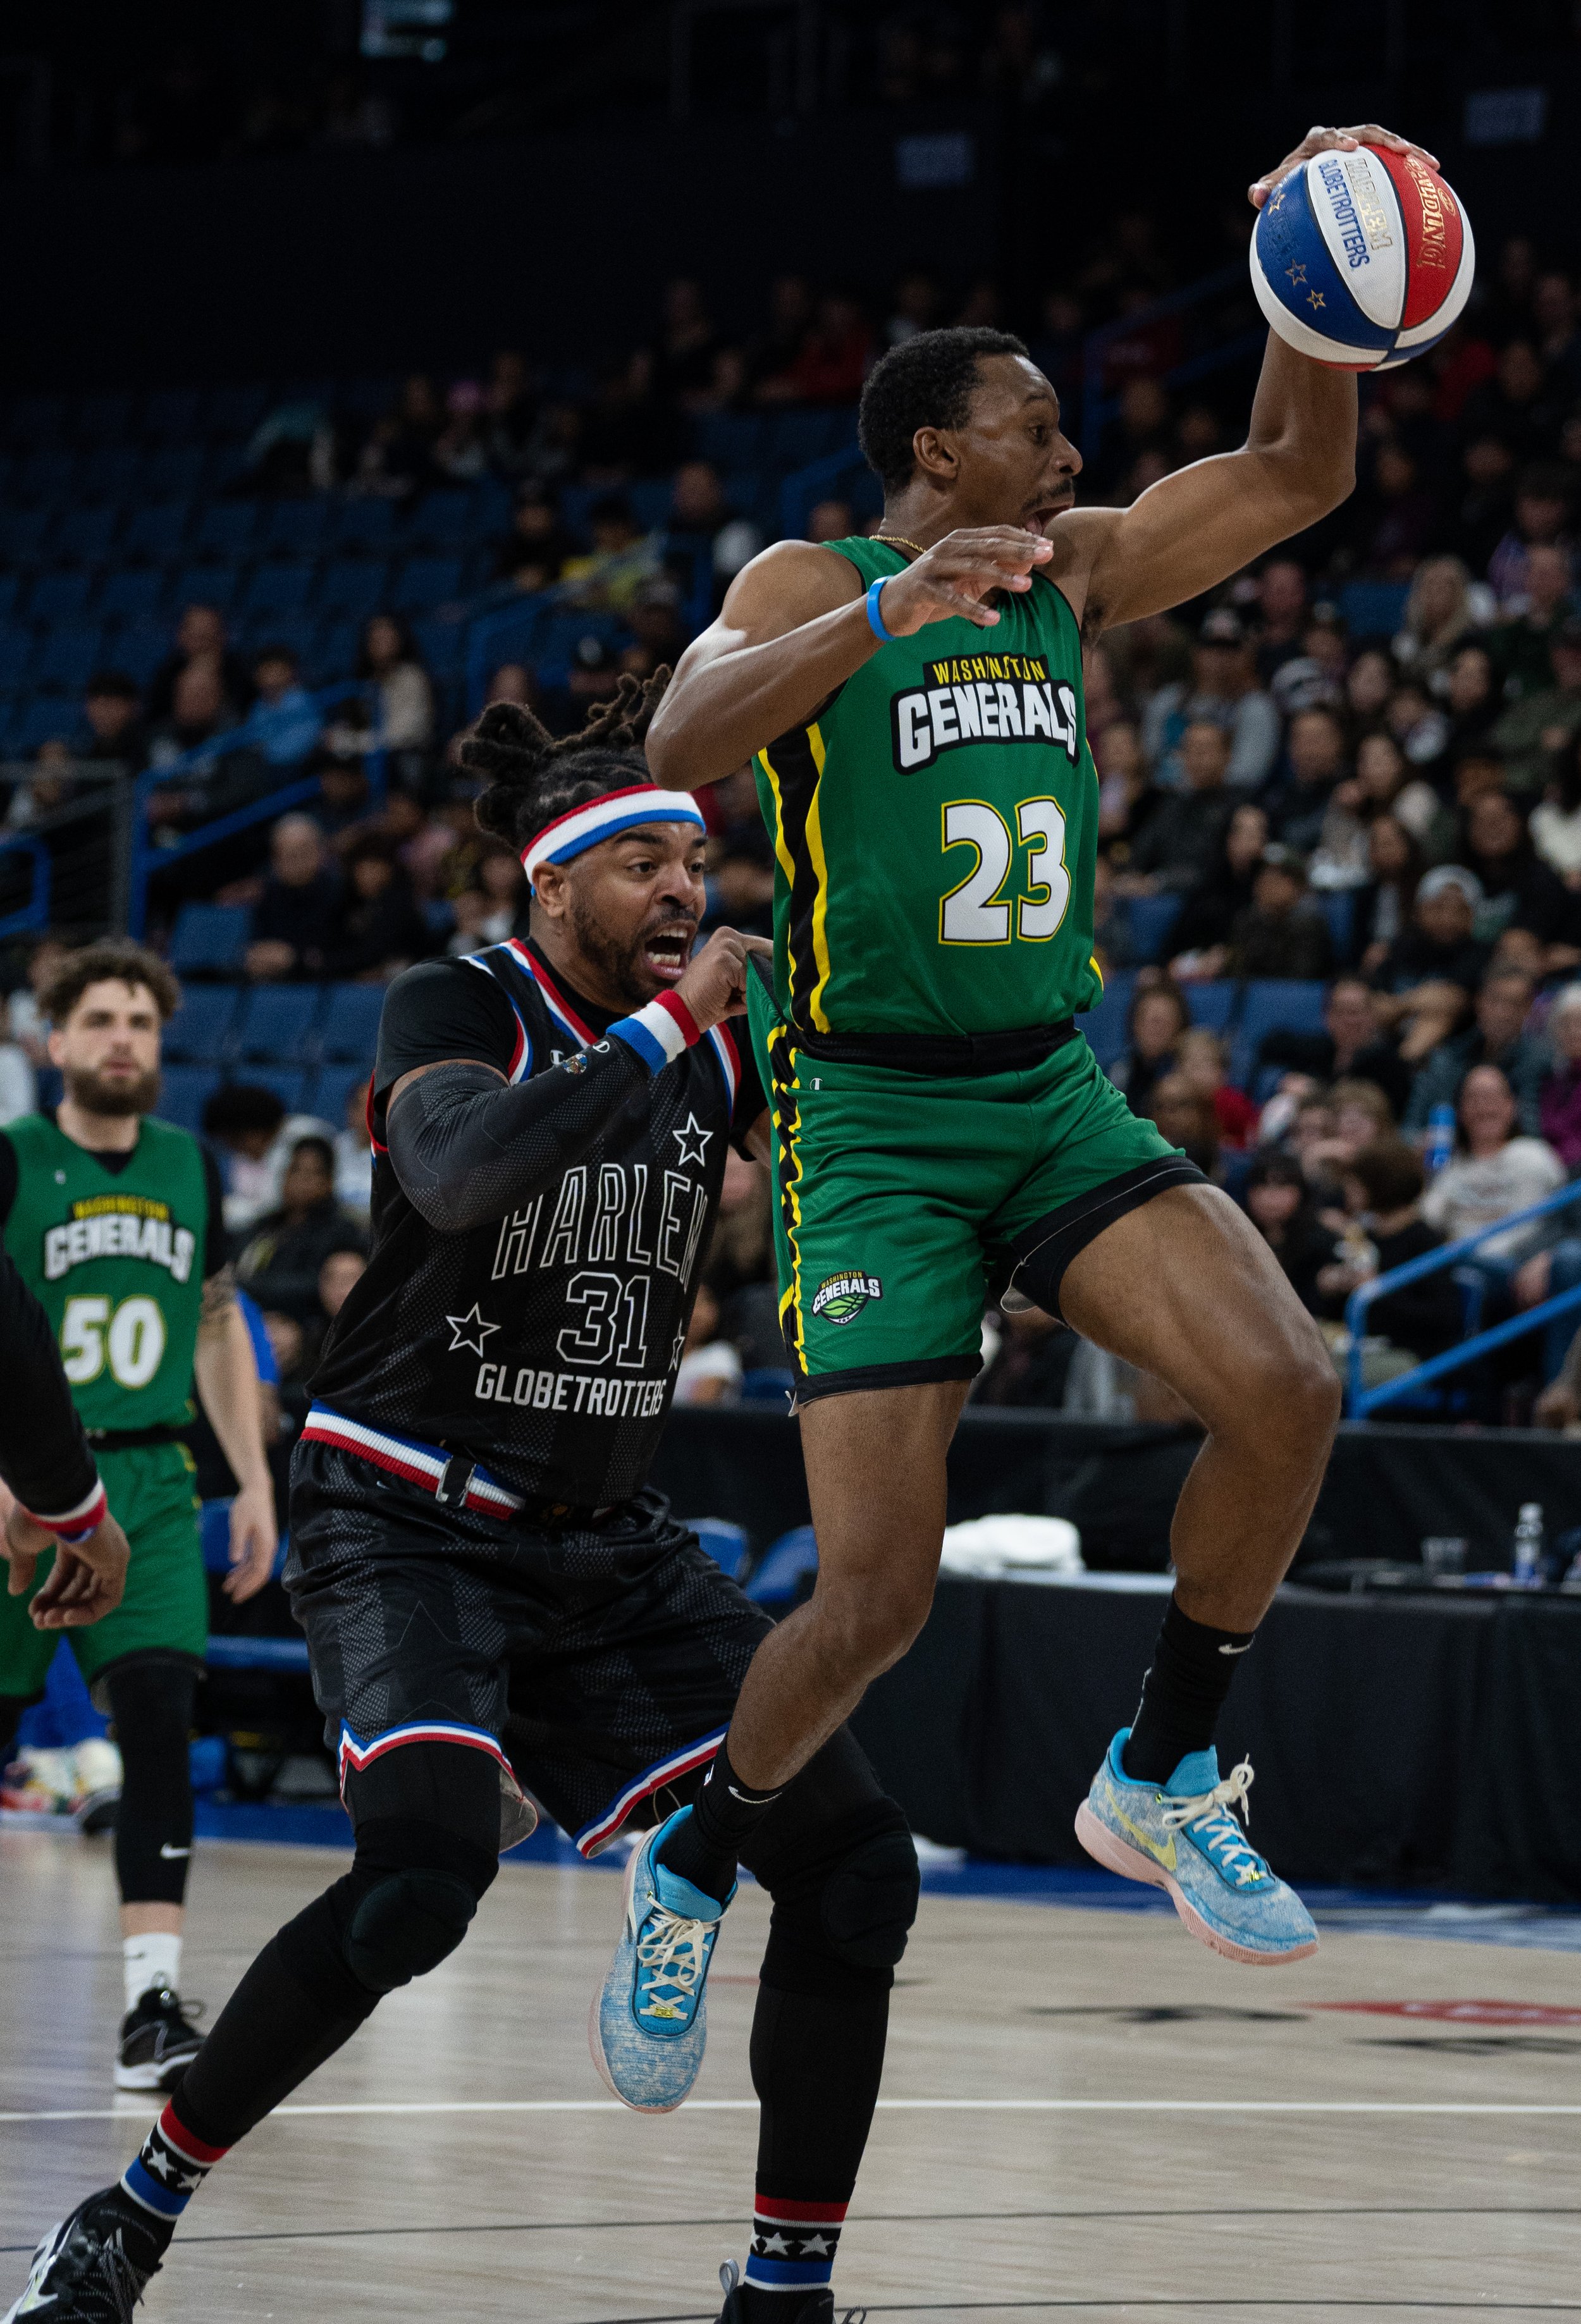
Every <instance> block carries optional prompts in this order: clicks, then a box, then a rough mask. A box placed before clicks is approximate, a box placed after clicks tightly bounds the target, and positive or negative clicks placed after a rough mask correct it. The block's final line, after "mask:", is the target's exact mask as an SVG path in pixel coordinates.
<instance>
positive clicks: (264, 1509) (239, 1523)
mask: <svg viewBox="0 0 1581 2324" xmlns="http://www.w3.org/2000/svg"><path fill="white" fill-rule="evenodd" d="M279 1546H280V1535H279V1531H278V1529H277V1527H276V1526H275V1522H274V1496H273V1492H272V1491H271V1490H270V1489H269V1487H268V1486H267V1485H259V1486H254V1487H253V1488H252V1489H245V1490H243V1491H242V1492H239V1493H238V1494H237V1495H236V1499H235V1500H234V1501H233V1502H232V1503H231V1508H230V1561H231V1570H230V1572H228V1573H227V1575H226V1577H225V1581H224V1582H223V1583H222V1585H221V1586H222V1588H223V1589H224V1591H225V1594H226V1596H227V1598H229V1599H231V1600H234V1601H235V1602H236V1604H237V1605H240V1603H241V1601H242V1600H243V1599H244V1598H251V1597H253V1596H254V1594H255V1593H256V1592H257V1591H260V1590H262V1589H263V1587H264V1583H265V1582H267V1581H268V1579H269V1577H270V1575H271V1574H272V1573H273V1571H274V1553H275V1551H276V1550H277V1549H278V1547H279Z"/></svg>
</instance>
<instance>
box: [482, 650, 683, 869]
mask: <svg viewBox="0 0 1581 2324" xmlns="http://www.w3.org/2000/svg"><path fill="white" fill-rule="evenodd" d="M669 683H670V672H669V670H668V669H656V670H655V671H654V672H653V675H652V678H647V679H642V678H633V676H632V675H631V673H630V671H629V670H628V671H623V672H622V674H621V680H620V684H619V687H617V688H616V690H615V696H614V697H613V699H612V700H610V701H608V702H598V703H595V705H593V707H592V709H591V710H589V711H588V713H587V723H586V724H584V725H583V726H582V728H581V729H580V731H579V732H578V733H575V734H562V735H560V736H559V737H558V738H557V737H556V736H555V735H553V734H551V733H550V731H549V729H548V727H547V726H545V725H544V724H543V722H542V720H541V719H539V718H535V717H534V716H533V715H532V711H531V710H523V709H522V708H521V707H520V705H518V704H516V703H514V702H494V703H491V704H490V705H489V706H488V708H487V709H486V710H485V712H484V714H483V715H482V717H481V718H480V719H479V720H478V722H477V724H476V726H475V727H474V729H473V731H472V733H470V734H469V735H468V737H467V741H466V742H463V743H462V745H461V764H462V765H463V766H464V767H465V768H466V770H467V773H468V774H471V775H477V776H480V777H481V778H482V779H483V782H484V786H485V788H484V789H483V790H482V791H481V792H480V793H479V795H478V799H477V804H476V807H474V809H473V813H474V815H475V816H476V819H477V825H478V828H479V830H480V831H488V832H493V833H494V834H495V836H496V837H497V838H500V839H504V840H507V841H509V843H510V844H511V845H512V846H513V847H516V848H521V847H523V846H525V845H526V844H527V842H528V840H530V839H531V838H532V835H533V834H534V833H535V832H539V831H541V830H542V829H543V826H544V825H545V824H546V823H552V822H553V821H554V818H555V817H556V816H559V815H569V813H570V811H571V809H572V808H573V807H586V806H587V802H588V800H589V799H596V798H600V797H601V796H602V795H603V793H604V792H606V791H613V790H622V789H630V788H633V787H634V786H635V785H637V784H638V783H645V782H648V781H650V780H651V777H650V775H649V773H648V761H647V759H646V757H645V755H644V753H643V736H644V735H645V734H646V733H647V732H648V727H649V725H650V724H651V722H652V716H653V713H654V712H655V710H657V709H658V707H659V702H660V697H661V696H662V694H663V692H664V689H665V687H667V686H668V685H669Z"/></svg>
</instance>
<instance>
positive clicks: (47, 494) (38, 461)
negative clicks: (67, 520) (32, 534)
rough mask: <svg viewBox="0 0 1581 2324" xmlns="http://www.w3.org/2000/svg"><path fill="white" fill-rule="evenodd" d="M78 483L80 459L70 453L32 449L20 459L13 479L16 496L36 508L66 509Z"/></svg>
mask: <svg viewBox="0 0 1581 2324" xmlns="http://www.w3.org/2000/svg"><path fill="white" fill-rule="evenodd" d="M76 484H77V458H76V455H75V454H74V453H71V452H32V453H30V454H29V455H28V457H27V458H26V459H25V460H22V461H19V462H18V464H17V467H16V473H15V475H14V476H13V478H12V480H11V488H12V491H13V492H14V493H15V494H16V496H17V498H18V499H19V500H22V501H25V502H27V503H30V504H31V505H32V507H34V508H63V507H64V506H65V505H66V504H67V503H68V502H69V500H70V499H71V496H72V493H73V492H74V490H75V488H76Z"/></svg>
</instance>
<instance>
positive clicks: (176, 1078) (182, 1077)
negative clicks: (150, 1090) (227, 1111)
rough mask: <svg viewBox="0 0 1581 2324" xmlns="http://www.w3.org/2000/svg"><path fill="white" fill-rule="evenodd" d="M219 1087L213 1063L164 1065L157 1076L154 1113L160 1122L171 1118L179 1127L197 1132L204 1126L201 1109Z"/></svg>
mask: <svg viewBox="0 0 1581 2324" xmlns="http://www.w3.org/2000/svg"><path fill="white" fill-rule="evenodd" d="M218 1087H219V1075H218V1074H217V1073H216V1071H215V1069H214V1067H213V1066H212V1065H167V1066H166V1067H165V1069H164V1071H163V1073H162V1074H161V1075H160V1089H159V1103H158V1104H157V1105H156V1106H155V1107H154V1112H155V1113H156V1114H157V1115H158V1116H159V1118H160V1120H162V1121H173V1122H174V1123H175V1124H176V1126H177V1128H178V1129H179V1130H191V1131H192V1132H193V1133H194V1135H196V1134H197V1132H198V1131H199V1130H201V1129H202V1127H203V1109H204V1107H205V1106H206V1105H207V1104H208V1100H209V1097H210V1095H211V1093H213V1092H214V1091H215V1090H217V1088H218Z"/></svg>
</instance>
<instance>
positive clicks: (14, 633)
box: [0, 622, 34, 694]
mask: <svg viewBox="0 0 1581 2324" xmlns="http://www.w3.org/2000/svg"><path fill="white" fill-rule="evenodd" d="M33 650H34V649H33V637H32V631H31V630H29V629H24V628H23V625H22V623H21V622H0V694H14V693H15V691H16V689H17V687H19V686H22V685H23V684H24V683H25V681H26V678H27V674H28V671H29V670H30V669H32V658H33Z"/></svg>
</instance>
